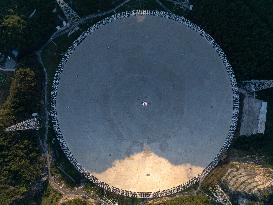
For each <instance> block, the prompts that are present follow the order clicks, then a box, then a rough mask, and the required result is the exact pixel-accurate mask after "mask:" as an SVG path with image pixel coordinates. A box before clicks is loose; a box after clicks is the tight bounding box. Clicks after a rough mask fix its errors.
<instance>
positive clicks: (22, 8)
mask: <svg viewBox="0 0 273 205" xmlns="http://www.w3.org/2000/svg"><path fill="white" fill-rule="evenodd" d="M55 6H56V2H55V1H54V0H29V1H24V0H1V1H0V52H3V53H6V54H8V55H10V53H11V51H12V49H17V50H18V51H19V54H20V56H24V55H25V54H27V53H30V52H32V51H33V50H36V49H38V48H39V47H40V46H41V45H42V44H43V43H44V42H46V41H47V39H48V37H49V36H50V34H51V33H53V31H54V30H55V26H56V14H55V13H53V12H52V10H53V9H54V8H55ZM35 9H36V10H35ZM34 11H35V12H34ZM32 12H34V15H33V16H32V17H31V18H29V16H30V14H31V13H32Z"/></svg>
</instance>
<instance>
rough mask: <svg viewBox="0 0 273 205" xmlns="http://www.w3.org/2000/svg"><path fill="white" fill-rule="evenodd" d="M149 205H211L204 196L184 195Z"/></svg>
mask: <svg viewBox="0 0 273 205" xmlns="http://www.w3.org/2000/svg"><path fill="white" fill-rule="evenodd" d="M148 204H149V205H182V204H183V205H212V203H211V202H210V201H209V199H208V198H207V197H206V196H204V195H188V196H187V195H186V196H178V197H173V198H170V199H167V200H164V199H160V200H158V201H155V202H151V203H148Z"/></svg>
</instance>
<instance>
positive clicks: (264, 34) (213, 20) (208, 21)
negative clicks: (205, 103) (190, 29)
mask: <svg viewBox="0 0 273 205" xmlns="http://www.w3.org/2000/svg"><path fill="white" fill-rule="evenodd" d="M192 2H193V5H194V7H193V10H192V12H190V13H189V16H188V18H190V19H191V20H192V21H193V22H194V23H196V24H198V25H200V26H201V27H202V28H204V29H205V31H206V32H208V33H209V34H211V35H212V36H213V38H214V39H215V40H216V42H217V43H219V44H220V46H221V47H222V49H223V50H224V51H225V53H226V54H227V56H228V59H229V61H230V63H231V65H232V66H233V68H234V71H235V73H236V77H237V79H238V80H249V79H273V69H272V67H273V58H272V53H273V41H272V36H273V32H272V25H273V24H272V18H273V7H272V6H268V7H267V6H266V5H268V4H270V3H271V4H272V2H271V1H270V0H262V1H254V0H251V1H246V0H236V1H235V0H222V1H217V0H192ZM253 8H255V9H253ZM265 12H266V13H267V14H268V15H265ZM269 24H270V25H269Z"/></svg>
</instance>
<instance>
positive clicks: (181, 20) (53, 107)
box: [51, 10, 239, 198]
mask: <svg viewBox="0 0 273 205" xmlns="http://www.w3.org/2000/svg"><path fill="white" fill-rule="evenodd" d="M136 15H152V16H158V17H162V18H168V19H171V20H174V21H176V22H178V23H181V24H184V25H186V26H187V27H188V28H190V29H191V30H193V31H195V32H197V33H198V34H199V35H200V36H202V37H203V38H204V39H205V40H206V41H207V42H208V43H209V44H210V45H211V46H212V47H213V48H214V49H215V51H216V52H217V54H218V55H219V57H220V59H221V60H222V62H223V64H224V66H225V68H226V72H227V74H228V77H229V79H230V83H231V87H232V93H233V114H232V120H231V124H230V128H229V132H228V135H227V136H226V140H225V143H224V145H223V146H222V148H221V149H220V152H219V153H218V154H217V156H216V157H215V158H214V160H213V161H212V162H211V163H210V164H209V165H208V166H207V167H206V168H205V169H204V170H203V172H202V174H201V175H199V176H197V177H194V178H192V179H191V180H189V181H188V182H186V183H184V184H181V185H179V186H177V187H173V188H171V189H167V190H162V191H157V192H133V191H128V190H122V189H119V188H116V187H113V186H110V185H108V184H106V183H105V182H102V181H100V180H99V179H97V178H96V177H95V176H93V175H91V174H90V173H89V172H88V171H87V170H85V169H84V168H83V167H82V166H81V165H80V164H79V163H78V162H77V160H76V159H75V158H74V156H73V154H72V153H71V152H70V150H69V148H68V146H67V144H66V142H65V140H64V138H63V135H62V132H61V130H60V127H59V123H58V114H57V109H56V97H57V91H58V84H59V80H60V74H61V73H62V71H63V68H64V65H65V63H66V61H67V60H68V59H69V57H70V55H71V54H72V53H73V51H74V50H75V48H76V47H77V46H78V45H79V44H80V43H81V42H82V41H83V40H84V39H85V38H86V37H87V36H88V35H91V34H92V33H93V32H95V31H96V30H97V29H99V28H100V27H102V26H103V25H105V24H108V23H111V22H112V21H115V20H118V19H122V18H127V17H130V16H136ZM238 114H239V94H238V87H237V83H236V78H235V75H234V73H233V70H232V67H231V65H230V64H229V62H228V60H227V58H226V55H225V54H224V52H223V50H222V49H221V48H220V47H219V45H218V44H217V43H216V42H215V41H214V39H213V38H212V37H211V36H210V35H209V34H207V33H205V31H204V30H202V29H201V28H200V27H199V26H197V25H195V24H193V23H191V22H190V21H189V20H187V19H185V18H184V17H180V16H177V15H174V14H171V13H167V12H163V11H160V12H159V11H150V10H137V11H130V12H122V13H118V14H115V15H112V16H110V17H107V18H105V19H104V20H102V21H99V22H98V23H96V24H94V25H93V26H92V27H90V28H89V29H88V30H87V31H86V32H84V33H82V34H81V35H80V37H78V38H77V39H76V40H75V41H74V42H73V44H72V46H70V47H69V49H68V50H67V52H66V53H65V55H64V56H63V58H62V60H61V62H60V64H59V66H58V69H57V71H56V73H55V76H54V80H53V86H52V91H51V118H52V123H53V128H54V130H55V132H56V136H57V139H58V141H59V143H60V146H61V149H62V150H63V152H64V153H65V155H66V157H67V158H68V159H69V160H70V162H71V163H72V164H73V165H74V166H75V168H76V169H77V170H78V171H79V172H80V173H82V174H83V175H84V176H85V177H86V178H88V179H89V180H90V181H92V182H93V183H94V184H96V185H97V186H99V187H101V188H103V189H105V190H106V191H109V192H113V193H116V194H119V195H124V196H128V197H137V198H154V197H162V196H167V195H171V194H175V193H177V192H180V191H182V190H185V189H186V188H188V187H189V186H191V185H192V184H194V183H197V182H198V181H199V180H200V179H201V178H203V177H205V176H206V175H207V174H208V173H209V172H210V171H211V170H212V169H213V168H215V167H216V166H217V164H218V162H219V160H220V157H221V155H222V154H223V152H225V151H226V150H227V149H228V147H229V145H230V143H231V141H232V138H233V136H234V134H235V130H236V127H237V122H238Z"/></svg>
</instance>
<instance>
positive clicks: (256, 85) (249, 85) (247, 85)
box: [239, 80, 273, 93]
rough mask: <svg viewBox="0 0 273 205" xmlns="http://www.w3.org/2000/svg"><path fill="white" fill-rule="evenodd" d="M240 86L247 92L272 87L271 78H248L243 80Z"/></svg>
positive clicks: (272, 81)
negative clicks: (248, 79)
mask: <svg viewBox="0 0 273 205" xmlns="http://www.w3.org/2000/svg"><path fill="white" fill-rule="evenodd" d="M239 86H240V88H242V89H244V90H246V91H247V92H249V93H252V92H256V91H260V90H265V89H268V88H272V87H273V80H250V81H243V82H241V83H240V84H239Z"/></svg>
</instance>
